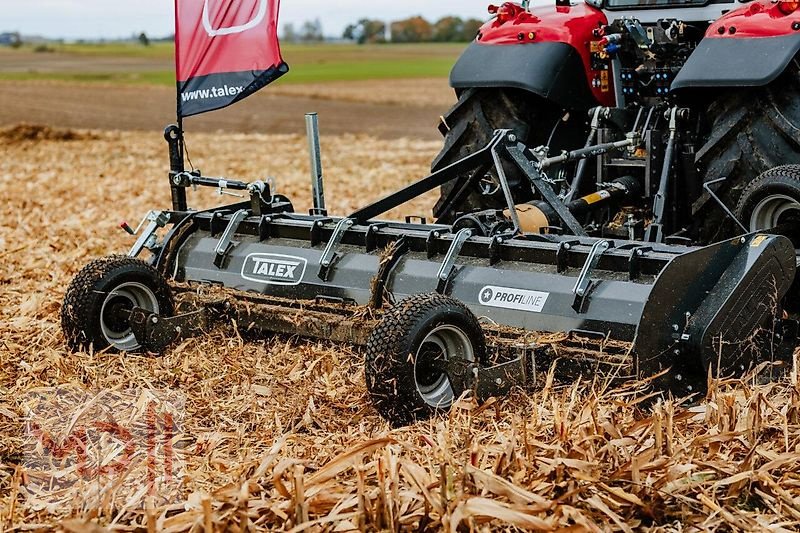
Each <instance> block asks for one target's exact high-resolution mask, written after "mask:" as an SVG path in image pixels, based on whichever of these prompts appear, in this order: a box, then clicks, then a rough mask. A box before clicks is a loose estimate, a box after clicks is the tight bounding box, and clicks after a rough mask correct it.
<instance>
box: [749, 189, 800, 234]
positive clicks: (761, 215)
mask: <svg viewBox="0 0 800 533" xmlns="http://www.w3.org/2000/svg"><path fill="white" fill-rule="evenodd" d="M798 212H800V202H798V201H797V199H795V198H792V197H791V196H788V195H785V194H775V195H771V196H768V197H766V198H764V199H763V200H761V201H760V202H759V203H758V205H756V207H755V209H753V214H752V215H750V231H765V230H771V229H773V228H776V227H778V226H779V225H780V224H781V221H782V219H784V217H786V215H788V214H790V213H795V214H798Z"/></svg>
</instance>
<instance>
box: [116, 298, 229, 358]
mask: <svg viewBox="0 0 800 533" xmlns="http://www.w3.org/2000/svg"><path fill="white" fill-rule="evenodd" d="M223 312H224V311H222V310H215V309H212V308H205V307H204V308H201V309H198V310H197V311H193V312H191V313H186V314H183V315H178V316H175V317H162V316H159V315H157V314H155V313H151V312H149V311H147V310H145V309H141V308H138V307H136V308H134V309H133V310H132V311H131V318H130V326H131V330H132V331H133V334H134V336H135V337H136V340H137V341H138V342H139V344H141V346H142V348H143V349H144V350H145V351H146V352H149V353H156V354H160V353H164V352H165V351H166V350H167V348H169V347H170V346H172V345H173V344H174V343H176V342H178V341H180V340H183V339H189V338H192V337H196V336H198V335H201V334H202V333H203V332H204V331H206V330H207V329H208V328H209V326H210V325H211V323H212V321H213V320H214V319H215V318H217V317H218V316H221V315H222V313H223Z"/></svg>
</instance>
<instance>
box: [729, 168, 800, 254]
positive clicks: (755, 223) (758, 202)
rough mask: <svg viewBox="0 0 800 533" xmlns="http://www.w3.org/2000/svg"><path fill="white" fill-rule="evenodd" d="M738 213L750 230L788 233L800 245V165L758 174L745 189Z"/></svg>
mask: <svg viewBox="0 0 800 533" xmlns="http://www.w3.org/2000/svg"><path fill="white" fill-rule="evenodd" d="M736 217H737V218H738V219H739V221H740V222H741V223H742V224H743V225H744V226H745V227H746V228H747V229H748V230H749V231H750V232H756V231H771V232H774V233H778V234H780V235H785V236H787V237H789V239H791V240H792V243H794V246H795V248H800V165H784V166H780V167H775V168H773V169H770V170H768V171H766V172H764V173H763V174H761V175H760V176H759V177H758V178H756V180H755V181H753V182H752V183H750V185H748V186H747V188H746V189H745V190H744V192H743V193H742V197H741V199H740V200H739V204H738V205H737V206H736Z"/></svg>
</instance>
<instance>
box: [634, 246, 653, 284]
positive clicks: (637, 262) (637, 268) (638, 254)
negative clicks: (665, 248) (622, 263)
mask: <svg viewBox="0 0 800 533" xmlns="http://www.w3.org/2000/svg"><path fill="white" fill-rule="evenodd" d="M652 251H653V249H652V248H651V247H650V246H637V247H636V248H634V249H632V250H631V255H630V258H629V259H628V278H629V279H630V280H631V281H635V280H637V279H639V277H641V275H642V258H643V257H644V256H645V254H647V253H648V252H652Z"/></svg>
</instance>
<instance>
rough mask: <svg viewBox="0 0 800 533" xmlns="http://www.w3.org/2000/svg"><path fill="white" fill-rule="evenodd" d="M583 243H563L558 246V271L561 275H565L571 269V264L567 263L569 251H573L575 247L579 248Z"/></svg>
mask: <svg viewBox="0 0 800 533" xmlns="http://www.w3.org/2000/svg"><path fill="white" fill-rule="evenodd" d="M580 243H581V241H577V240H575V241H563V242H560V243H559V244H558V250H556V271H557V272H558V273H559V274H563V273H564V272H566V271H567V269H569V263H568V261H567V258H568V255H569V251H570V250H572V247H573V246H577V245H579V244H580Z"/></svg>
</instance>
